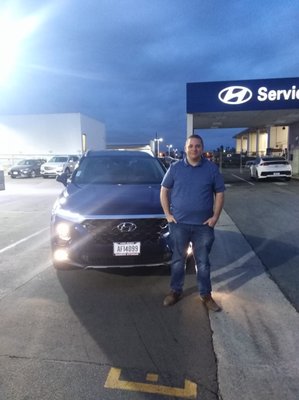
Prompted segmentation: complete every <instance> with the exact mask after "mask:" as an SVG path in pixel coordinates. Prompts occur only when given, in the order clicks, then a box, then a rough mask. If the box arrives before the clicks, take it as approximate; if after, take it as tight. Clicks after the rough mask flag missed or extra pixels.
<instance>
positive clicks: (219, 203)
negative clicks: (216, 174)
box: [204, 192, 224, 228]
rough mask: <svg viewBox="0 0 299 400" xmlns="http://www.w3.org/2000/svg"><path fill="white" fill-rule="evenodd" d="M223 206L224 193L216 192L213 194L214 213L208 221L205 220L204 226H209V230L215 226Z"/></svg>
mask: <svg viewBox="0 0 299 400" xmlns="http://www.w3.org/2000/svg"><path fill="white" fill-rule="evenodd" d="M223 204H224V192H218V193H216V194H215V202H214V213H213V216H212V217H211V218H209V219H207V220H206V221H205V222H204V224H207V225H209V226H210V227H211V228H214V226H215V225H216V223H217V221H218V219H219V217H220V214H221V211H222V208H223Z"/></svg>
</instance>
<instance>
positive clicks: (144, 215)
mask: <svg viewBox="0 0 299 400" xmlns="http://www.w3.org/2000/svg"><path fill="white" fill-rule="evenodd" d="M164 173H165V168H164V167H163V165H162V164H161V163H160V162H159V160H158V159H157V158H155V157H153V156H151V155H150V154H148V153H146V152H141V151H120V150H103V151H88V152H87V153H86V154H85V155H84V156H83V157H82V158H81V160H80V163H79V165H78V167H77V169H76V170H75V171H74V173H73V175H72V176H71V178H70V179H69V180H68V178H67V176H66V175H65V174H62V175H60V176H58V177H57V180H58V181H60V182H62V183H63V184H64V185H65V186H66V188H65V190H64V191H63V192H62V193H61V195H60V196H59V197H58V199H57V200H56V202H55V204H54V207H53V210H52V217H51V245H52V257H53V265H54V267H55V268H57V269H60V268H63V269H65V268H68V267H69V266H76V267H81V268H107V267H134V266H157V265H166V264H169V262H170V257H171V251H170V248H169V246H168V235H169V234H168V229H167V221H166V219H165V215H164V213H163V210H162V208H161V205H160V195H159V194H160V184H161V181H162V178H163V176H164Z"/></svg>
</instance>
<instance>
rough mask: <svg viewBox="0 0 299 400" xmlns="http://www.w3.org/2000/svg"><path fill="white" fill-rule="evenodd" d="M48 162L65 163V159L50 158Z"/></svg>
mask: <svg viewBox="0 0 299 400" xmlns="http://www.w3.org/2000/svg"><path fill="white" fill-rule="evenodd" d="M48 162H60V163H63V162H67V157H52V158H51V159H50V160H49V161H48Z"/></svg>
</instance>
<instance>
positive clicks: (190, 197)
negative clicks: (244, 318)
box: [160, 135, 225, 311]
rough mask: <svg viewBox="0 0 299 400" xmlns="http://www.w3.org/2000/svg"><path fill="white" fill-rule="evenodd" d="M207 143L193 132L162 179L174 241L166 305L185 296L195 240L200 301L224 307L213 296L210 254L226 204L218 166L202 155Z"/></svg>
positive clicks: (215, 308)
mask: <svg viewBox="0 0 299 400" xmlns="http://www.w3.org/2000/svg"><path fill="white" fill-rule="evenodd" d="M203 149H204V144H203V140H202V138H201V137H200V136H199V135H191V136H189V137H188V138H187V141H186V144H185V156H184V158H183V159H182V160H179V161H177V162H175V163H173V164H171V165H170V167H169V169H168V170H167V172H166V174H165V176H164V178H163V181H162V183H161V192H160V200H161V205H162V208H163V211H164V213H165V216H166V218H167V221H168V225H169V231H170V239H171V245H172V251H173V254H172V261H171V281H170V288H171V291H170V293H169V294H168V295H167V296H166V297H165V299H164V302H163V304H164V306H171V305H173V304H175V303H176V302H178V301H179V300H180V298H181V297H182V293H183V286H184V279H185V263H186V256H187V250H188V247H189V246H190V243H192V250H193V256H194V259H195V263H196V279H197V285H198V290H199V294H200V299H201V301H202V302H203V303H204V304H205V306H206V307H207V308H208V309H209V310H212V311H220V310H221V308H220V307H219V306H218V305H217V303H216V302H215V301H214V299H213V298H212V295H211V292H212V287H211V277H210V261H209V254H210V252H211V249H212V245H213V242H214V239H215V237H214V226H215V225H216V223H217V221H218V219H219V217H220V214H221V211H222V208H223V204H224V191H225V186H224V181H223V177H222V175H221V174H220V172H219V169H218V166H217V165H216V164H214V163H213V162H211V161H209V160H207V159H206V158H204V157H203Z"/></svg>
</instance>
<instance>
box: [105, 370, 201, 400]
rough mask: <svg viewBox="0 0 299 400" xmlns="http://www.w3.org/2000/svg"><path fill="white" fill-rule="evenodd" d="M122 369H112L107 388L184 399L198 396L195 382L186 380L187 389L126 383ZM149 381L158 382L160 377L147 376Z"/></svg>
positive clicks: (106, 383)
mask: <svg viewBox="0 0 299 400" xmlns="http://www.w3.org/2000/svg"><path fill="white" fill-rule="evenodd" d="M120 374H121V369H120V368H111V369H110V371H109V374H108V377H107V379H106V382H105V385H104V387H105V388H109V389H121V390H129V391H134V392H144V393H154V394H162V395H165V396H174V397H180V398H184V399H196V396H197V385H196V383H194V382H191V381H189V380H188V379H185V387H184V388H176V387H171V386H164V385H156V384H153V383H141V382H132V381H124V380H120V379H119V377H120ZM147 380H149V381H152V382H153V381H154V382H157V381H158V375H156V374H147Z"/></svg>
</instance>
